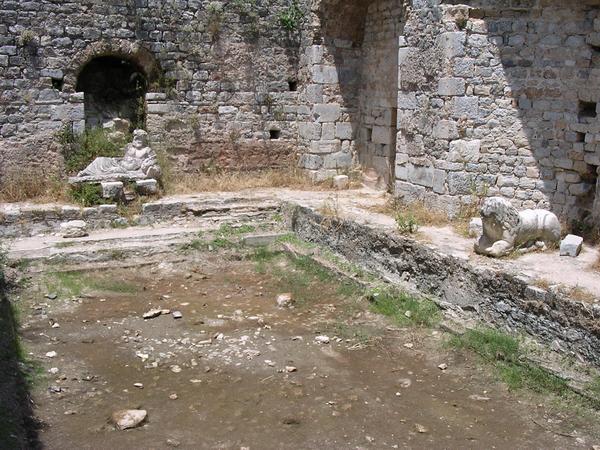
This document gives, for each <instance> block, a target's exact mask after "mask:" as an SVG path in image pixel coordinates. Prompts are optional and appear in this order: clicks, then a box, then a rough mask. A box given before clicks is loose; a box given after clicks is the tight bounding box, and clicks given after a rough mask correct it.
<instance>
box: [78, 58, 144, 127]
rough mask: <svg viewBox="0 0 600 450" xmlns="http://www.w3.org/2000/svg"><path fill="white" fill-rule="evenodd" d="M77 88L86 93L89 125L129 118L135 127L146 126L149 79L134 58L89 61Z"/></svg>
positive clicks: (85, 102)
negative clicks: (146, 96)
mask: <svg viewBox="0 0 600 450" xmlns="http://www.w3.org/2000/svg"><path fill="white" fill-rule="evenodd" d="M76 90H77V91H78V92H83V93H84V108H85V125H86V128H94V127H102V126H103V125H104V124H105V123H107V122H109V121H112V120H113V119H115V118H119V119H126V120H128V121H129V123H130V124H131V129H132V130H133V129H135V128H143V125H144V122H145V116H146V108H145V95H146V92H147V90H148V80H147V78H146V75H145V74H144V72H143V70H142V69H141V68H140V67H139V66H138V65H137V64H135V63H133V62H132V61H129V60H127V59H123V58H119V57H114V56H100V57H98V58H94V59H92V60H91V61H90V62H89V63H87V64H86V65H85V67H84V68H83V70H82V71H81V72H80V74H79V77H78V78H77V85H76Z"/></svg>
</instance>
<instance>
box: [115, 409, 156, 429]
mask: <svg viewBox="0 0 600 450" xmlns="http://www.w3.org/2000/svg"><path fill="white" fill-rule="evenodd" d="M147 415H148V412H147V411H146V410H144V409H124V410H122V411H115V412H114V413H113V414H112V421H113V423H114V424H115V425H116V426H117V428H118V429H119V430H126V429H128V428H135V427H137V426H138V425H139V424H141V423H142V422H143V421H144V420H145V419H146V416H147Z"/></svg>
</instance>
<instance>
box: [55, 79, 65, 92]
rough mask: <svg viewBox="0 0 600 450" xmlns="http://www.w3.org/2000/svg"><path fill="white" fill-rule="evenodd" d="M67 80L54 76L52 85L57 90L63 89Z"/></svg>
mask: <svg viewBox="0 0 600 450" xmlns="http://www.w3.org/2000/svg"><path fill="white" fill-rule="evenodd" d="M64 84H65V82H64V80H63V79H62V78H52V87H53V88H54V89H56V90H57V91H62V90H63V86H64Z"/></svg>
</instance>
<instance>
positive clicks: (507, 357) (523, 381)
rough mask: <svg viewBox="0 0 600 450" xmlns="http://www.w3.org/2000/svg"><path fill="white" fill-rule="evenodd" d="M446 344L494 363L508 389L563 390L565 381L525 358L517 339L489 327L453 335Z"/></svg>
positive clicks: (562, 391) (558, 393)
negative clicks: (448, 343)
mask: <svg viewBox="0 0 600 450" xmlns="http://www.w3.org/2000/svg"><path fill="white" fill-rule="evenodd" d="M450 345H451V346H452V347H454V348H456V349H459V350H469V351H472V352H474V353H476V354H477V355H479V356H480V357H481V358H482V359H483V360H484V361H485V362H487V363H489V364H492V365H494V366H495V368H496V370H497V373H498V375H499V377H500V379H501V380H502V381H504V382H505V383H506V384H507V386H508V388H509V389H511V390H516V389H522V388H527V389H530V390H532V391H534V392H538V393H554V394H557V395H563V394H565V393H567V391H568V386H567V383H566V381H565V380H563V379H561V378H558V377H557V376H555V375H553V374H551V373H549V372H547V371H546V370H544V369H543V368H541V367H539V366H537V365H534V364H532V363H529V362H527V361H526V358H525V354H524V351H523V350H522V349H521V346H520V344H519V341H518V340H517V339H515V338H514V337H512V336H510V335H508V334H506V333H503V332H501V331H498V330H495V329H492V328H480V329H475V330H469V331H467V332H466V333H465V334H463V335H462V336H453V337H452V338H451V339H450Z"/></svg>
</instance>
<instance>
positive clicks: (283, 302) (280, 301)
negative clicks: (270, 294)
mask: <svg viewBox="0 0 600 450" xmlns="http://www.w3.org/2000/svg"><path fill="white" fill-rule="evenodd" d="M293 304H294V299H293V298H292V294H291V293H289V292H286V293H284V294H279V295H278V296H277V306H279V307H280V308H288V307H290V306H292V305H293Z"/></svg>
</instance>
